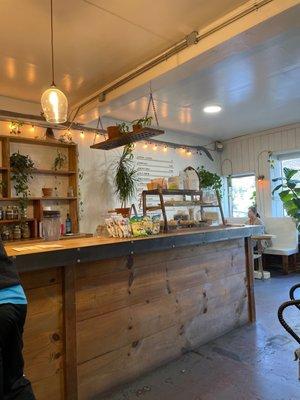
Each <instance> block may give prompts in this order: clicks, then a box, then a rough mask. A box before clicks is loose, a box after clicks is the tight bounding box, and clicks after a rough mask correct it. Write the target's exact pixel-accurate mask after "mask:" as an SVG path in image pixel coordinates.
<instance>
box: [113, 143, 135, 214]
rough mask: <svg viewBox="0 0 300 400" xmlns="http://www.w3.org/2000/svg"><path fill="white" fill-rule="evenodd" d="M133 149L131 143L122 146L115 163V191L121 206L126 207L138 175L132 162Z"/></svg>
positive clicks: (132, 193)
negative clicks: (121, 151) (120, 153)
mask: <svg viewBox="0 0 300 400" xmlns="http://www.w3.org/2000/svg"><path fill="white" fill-rule="evenodd" d="M133 149H134V146H133V145H132V144H128V145H127V146H124V149H123V153H122V155H121V157H120V159H119V160H118V161H117V162H116V164H115V172H116V174H115V178H114V184H115V188H116V190H115V193H116V195H117V196H118V198H119V200H120V202H121V207H126V205H127V203H128V201H129V200H130V199H131V198H132V197H133V196H134V195H135V192H136V184H137V182H138V177H137V170H136V169H135V167H134V162H133V154H132V151H133Z"/></svg>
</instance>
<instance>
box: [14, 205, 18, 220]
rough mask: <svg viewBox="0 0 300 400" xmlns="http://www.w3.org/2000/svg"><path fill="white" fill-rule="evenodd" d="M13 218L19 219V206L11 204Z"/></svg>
mask: <svg viewBox="0 0 300 400" xmlns="http://www.w3.org/2000/svg"><path fill="white" fill-rule="evenodd" d="M13 219H19V207H18V206H13Z"/></svg>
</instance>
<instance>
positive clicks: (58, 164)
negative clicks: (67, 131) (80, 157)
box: [52, 150, 67, 171]
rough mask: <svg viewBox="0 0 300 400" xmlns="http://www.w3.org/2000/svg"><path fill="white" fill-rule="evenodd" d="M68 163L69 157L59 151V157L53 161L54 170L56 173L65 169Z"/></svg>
mask: <svg viewBox="0 0 300 400" xmlns="http://www.w3.org/2000/svg"><path fill="white" fill-rule="evenodd" d="M66 162H67V156H66V155H65V154H63V153H61V152H60V151H58V150H57V155H56V157H55V159H54V161H53V166H52V169H54V171H58V170H60V169H62V168H63V166H64V165H65V164H66Z"/></svg>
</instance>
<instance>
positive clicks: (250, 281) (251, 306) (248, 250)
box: [245, 237, 256, 322]
mask: <svg viewBox="0 0 300 400" xmlns="http://www.w3.org/2000/svg"><path fill="white" fill-rule="evenodd" d="M245 254H246V277H247V293H248V315H249V322H255V321H256V310H255V296H254V260H253V242H252V240H251V237H246V238H245Z"/></svg>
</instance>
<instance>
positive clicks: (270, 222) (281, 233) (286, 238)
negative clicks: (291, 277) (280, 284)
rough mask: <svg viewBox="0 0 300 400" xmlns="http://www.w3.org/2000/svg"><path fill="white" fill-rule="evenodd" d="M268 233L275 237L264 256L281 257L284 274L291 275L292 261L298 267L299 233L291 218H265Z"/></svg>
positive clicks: (265, 250)
mask: <svg viewBox="0 0 300 400" xmlns="http://www.w3.org/2000/svg"><path fill="white" fill-rule="evenodd" d="M264 225H265V231H266V233H269V234H272V235H275V236H276V237H275V238H273V239H272V245H271V247H266V248H265V249H264V254H272V255H276V256H277V255H278V256H281V259H282V267H283V272H284V273H285V274H288V273H289V264H290V259H291V260H292V265H293V267H294V268H295V267H296V254H297V253H298V231H297V228H296V225H295V223H294V221H293V220H292V219H291V218H285V217H282V218H271V217H269V218H265V220H264Z"/></svg>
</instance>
